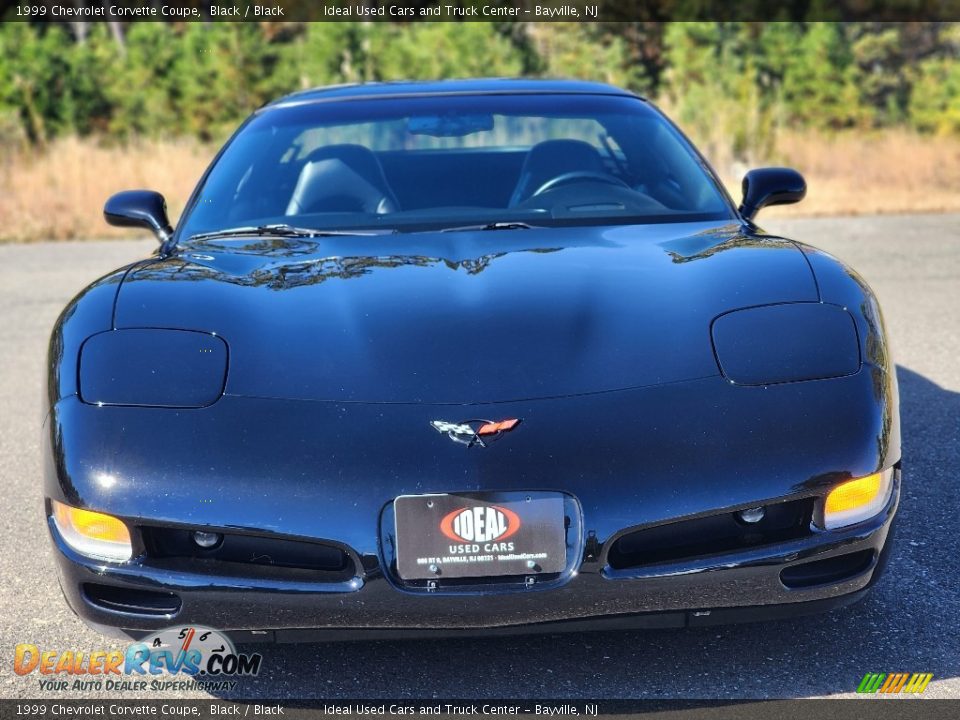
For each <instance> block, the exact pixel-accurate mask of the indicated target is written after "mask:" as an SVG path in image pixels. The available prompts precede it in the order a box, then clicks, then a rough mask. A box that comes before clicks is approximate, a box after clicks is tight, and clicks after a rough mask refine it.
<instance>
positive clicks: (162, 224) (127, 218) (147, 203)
mask: <svg viewBox="0 0 960 720" xmlns="http://www.w3.org/2000/svg"><path fill="white" fill-rule="evenodd" d="M103 218H104V220H106V221H107V222H108V223H109V224H110V225H116V226H118V227H142V228H147V229H149V230H150V231H151V232H153V234H154V235H156V236H157V240H159V241H160V244H161V245H164V244H166V243H167V241H169V240H170V237H171V236H172V235H173V228H172V227H170V220H168V219H167V201H166V200H164V199H163V195H161V194H160V193H158V192H154V191H153V190H126V191H124V192H118V193H117V194H116V195H113V196H112V197H111V198H110V199H109V200H107V203H106V205H104V206H103Z"/></svg>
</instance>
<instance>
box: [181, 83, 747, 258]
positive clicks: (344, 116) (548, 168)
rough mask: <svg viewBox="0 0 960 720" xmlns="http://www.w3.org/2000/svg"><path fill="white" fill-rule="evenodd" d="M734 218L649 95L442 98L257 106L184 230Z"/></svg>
mask: <svg viewBox="0 0 960 720" xmlns="http://www.w3.org/2000/svg"><path fill="white" fill-rule="evenodd" d="M731 217H733V213H732V209H731V207H730V205H729V202H728V201H727V199H726V198H725V196H724V195H723V193H722V192H721V191H720V189H719V187H718V185H717V183H716V182H715V180H714V179H713V176H712V174H711V173H710V172H708V171H707V169H706V168H705V167H704V166H703V163H702V161H701V160H700V158H699V156H698V155H697V154H696V153H695V152H694V151H693V150H692V148H691V147H690V146H689V144H688V143H687V142H686V140H685V139H684V138H683V136H682V135H681V134H680V133H679V132H678V131H677V130H676V129H675V128H674V127H673V126H672V125H671V124H670V123H669V122H668V121H667V120H666V119H665V118H664V117H663V116H662V115H661V114H660V113H659V112H658V111H656V110H655V109H653V108H652V107H650V106H649V105H648V104H647V103H646V102H644V101H643V100H640V99H639V98H633V97H629V96H618V95H586V94H583V95H575V94H548V93H543V94H528V95H520V94H500V95H447V96H443V95H434V96H429V97H392V98H363V99H353V100H335V101H322V100H321V101H310V100H305V101H303V102H299V103H298V102H296V101H290V102H288V103H287V104H281V105H279V106H274V107H269V108H266V109H264V110H262V111H260V112H259V113H258V114H257V115H255V116H254V117H253V118H252V119H251V120H250V121H249V122H248V123H247V124H246V125H245V126H244V127H243V129H242V130H241V131H240V132H239V133H238V134H237V135H236V136H235V137H234V139H233V140H232V141H231V142H230V143H229V145H228V146H227V148H226V149H225V151H224V152H223V153H222V155H221V156H220V158H219V160H218V161H217V162H216V164H215V166H214V167H213V168H212V170H211V171H210V173H209V174H208V176H207V178H206V180H205V182H204V184H203V186H202V187H201V188H200V191H199V192H198V193H197V194H196V196H195V198H194V202H193V203H192V205H191V207H190V208H189V209H188V212H187V214H186V216H185V218H184V220H183V222H182V223H181V227H180V229H179V236H180V237H182V238H184V239H189V238H190V237H193V236H195V235H198V234H201V233H210V232H219V231H226V230H230V229H233V228H238V227H249V228H260V229H263V228H268V229H269V228H270V227H271V226H275V225H282V226H285V227H291V228H296V229H298V230H308V231H309V230H317V231H324V230H326V231H330V230H341V231H344V230H347V231H349V230H381V231H385V232H413V231H420V230H442V229H457V228H461V227H473V226H478V227H491V228H501V227H526V226H530V227H540V226H558V225H583V224H632V223H648V222H685V221H703V220H716V219H729V218H731Z"/></svg>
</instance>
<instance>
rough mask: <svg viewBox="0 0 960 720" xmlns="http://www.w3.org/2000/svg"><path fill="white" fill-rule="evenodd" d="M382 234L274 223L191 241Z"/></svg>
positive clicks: (208, 234) (204, 235) (217, 232)
mask: <svg viewBox="0 0 960 720" xmlns="http://www.w3.org/2000/svg"><path fill="white" fill-rule="evenodd" d="M382 234H383V233H382V232H376V231H371V232H360V231H351V230H318V229H316V228H301V227H294V226H293V225H287V224H285V223H275V224H273V225H250V226H247V227H236V228H228V229H226V230H213V231H211V232H204V233H197V234H196V235H191V236H190V239H191V240H206V239H208V238H214V237H240V236H245V235H256V236H259V237H299V238H308V237H339V236H346V237H353V236H360V237H370V236H376V235H382Z"/></svg>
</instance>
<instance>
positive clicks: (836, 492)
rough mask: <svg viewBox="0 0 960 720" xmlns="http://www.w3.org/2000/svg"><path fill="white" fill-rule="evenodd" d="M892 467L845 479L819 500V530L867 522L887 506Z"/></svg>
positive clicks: (890, 490)
mask: <svg viewBox="0 0 960 720" xmlns="http://www.w3.org/2000/svg"><path fill="white" fill-rule="evenodd" d="M893 472H894V470H893V468H888V469H887V470H883V471H882V472H878V473H873V474H872V475H867V476H866V477H862V478H856V479H854V480H847V481H846V482H842V483H840V484H839V485H837V486H836V487H834V488H833V489H832V490H831V491H830V492H829V493H827V496H826V497H825V498H824V500H823V527H824V528H826V529H827V530H835V529H837V528H841V527H846V526H847V525H854V524H856V523H858V522H862V521H864V520H868V519H870V518H872V517H873V516H874V515H876V514H877V513H879V512H880V511H881V510H883V508H885V507H886V506H887V502H888V501H889V500H890V493H891V492H893Z"/></svg>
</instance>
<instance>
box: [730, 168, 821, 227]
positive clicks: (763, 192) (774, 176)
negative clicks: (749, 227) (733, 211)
mask: <svg viewBox="0 0 960 720" xmlns="http://www.w3.org/2000/svg"><path fill="white" fill-rule="evenodd" d="M806 194H807V182H806V180H804V179H803V175H801V174H800V173H798V172H797V171H796V170H793V169H791V168H779V167H769V168H757V169H756V170H751V171H750V172H748V173H747V174H746V175H745V176H744V178H743V203H742V204H741V205H740V214H741V215H743V217H744V218H746V219H747V220H753V218H755V217H756V216H757V213H758V212H760V210H761V208H765V207H766V206H767V205H790V204H792V203H796V202H800V201H801V200H803V198H804V196H806Z"/></svg>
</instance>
